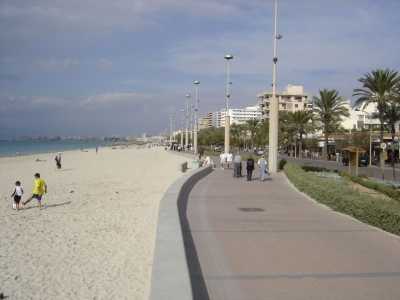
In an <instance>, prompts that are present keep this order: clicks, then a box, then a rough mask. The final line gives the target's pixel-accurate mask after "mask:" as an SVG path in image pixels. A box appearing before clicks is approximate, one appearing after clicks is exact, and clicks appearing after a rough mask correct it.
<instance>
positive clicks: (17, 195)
mask: <svg viewBox="0 0 400 300" xmlns="http://www.w3.org/2000/svg"><path fill="white" fill-rule="evenodd" d="M23 194H24V188H23V187H22V185H21V182H20V181H16V182H15V187H14V191H13V193H12V194H11V198H14V202H13V208H14V207H15V209H16V210H19V209H20V205H19V203H20V201H21V198H22V195H23Z"/></svg>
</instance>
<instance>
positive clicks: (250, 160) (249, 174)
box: [246, 156, 254, 181]
mask: <svg viewBox="0 0 400 300" xmlns="http://www.w3.org/2000/svg"><path fill="white" fill-rule="evenodd" d="M246 170H247V181H251V177H252V176H253V170H254V159H253V158H252V157H251V156H250V157H249V158H248V159H247V161H246Z"/></svg>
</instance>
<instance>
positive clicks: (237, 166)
mask: <svg viewBox="0 0 400 300" xmlns="http://www.w3.org/2000/svg"><path fill="white" fill-rule="evenodd" d="M233 177H242V157H241V156H240V154H239V152H238V153H236V155H235V157H234V159H233Z"/></svg>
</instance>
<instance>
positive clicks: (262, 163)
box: [257, 155, 268, 181]
mask: <svg viewBox="0 0 400 300" xmlns="http://www.w3.org/2000/svg"><path fill="white" fill-rule="evenodd" d="M257 165H258V167H259V168H260V180H261V181H264V180H265V174H267V173H268V171H267V161H266V160H265V157H264V155H263V156H261V158H260V159H259V160H258V162H257Z"/></svg>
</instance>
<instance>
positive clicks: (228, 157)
mask: <svg viewBox="0 0 400 300" xmlns="http://www.w3.org/2000/svg"><path fill="white" fill-rule="evenodd" d="M232 162H233V154H232V153H230V152H229V153H227V154H226V164H227V165H228V169H230V168H231V166H232Z"/></svg>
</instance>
